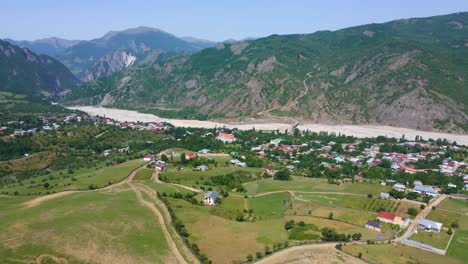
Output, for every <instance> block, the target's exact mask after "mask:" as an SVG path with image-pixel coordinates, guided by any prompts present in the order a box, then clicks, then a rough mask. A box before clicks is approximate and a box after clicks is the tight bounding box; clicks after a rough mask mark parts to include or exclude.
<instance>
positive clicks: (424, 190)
mask: <svg viewBox="0 0 468 264" xmlns="http://www.w3.org/2000/svg"><path fill="white" fill-rule="evenodd" d="M414 192H417V193H419V194H423V195H430V196H437V195H439V192H438V191H437V190H435V189H434V188H432V187H430V186H423V185H418V186H415V187H414Z"/></svg>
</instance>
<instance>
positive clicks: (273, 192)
mask: <svg viewBox="0 0 468 264" xmlns="http://www.w3.org/2000/svg"><path fill="white" fill-rule="evenodd" d="M284 192H287V193H289V194H291V195H292V196H296V195H295V194H296V193H305V194H338V195H353V196H361V197H367V195H364V194H358V193H347V192H321V191H318V192H313V191H311V192H306V191H294V190H279V191H271V192H264V193H257V194H255V195H248V197H249V198H255V197H261V196H266V195H270V194H275V193H284ZM231 195H232V196H237V197H244V196H243V195H238V194H231Z"/></svg>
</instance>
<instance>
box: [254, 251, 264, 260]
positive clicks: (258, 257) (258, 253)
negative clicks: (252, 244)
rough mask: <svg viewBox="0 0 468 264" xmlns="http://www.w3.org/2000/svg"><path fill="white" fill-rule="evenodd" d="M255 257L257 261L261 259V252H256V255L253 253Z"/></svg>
mask: <svg viewBox="0 0 468 264" xmlns="http://www.w3.org/2000/svg"><path fill="white" fill-rule="evenodd" d="M255 255H256V257H257V259H260V258H262V257H263V255H262V252H260V251H257V253H255Z"/></svg>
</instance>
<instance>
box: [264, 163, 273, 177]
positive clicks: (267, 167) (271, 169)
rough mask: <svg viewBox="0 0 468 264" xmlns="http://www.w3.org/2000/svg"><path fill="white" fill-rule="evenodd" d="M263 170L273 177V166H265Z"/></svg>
mask: <svg viewBox="0 0 468 264" xmlns="http://www.w3.org/2000/svg"><path fill="white" fill-rule="evenodd" d="M263 170H264V171H265V172H266V173H267V174H268V175H273V166H272V165H265V166H263Z"/></svg>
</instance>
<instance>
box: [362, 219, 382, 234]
mask: <svg viewBox="0 0 468 264" xmlns="http://www.w3.org/2000/svg"><path fill="white" fill-rule="evenodd" d="M365 227H366V228H369V229H371V230H374V231H377V232H381V231H382V229H381V228H380V223H379V222H377V221H372V220H369V221H367V223H366V225H365Z"/></svg>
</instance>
